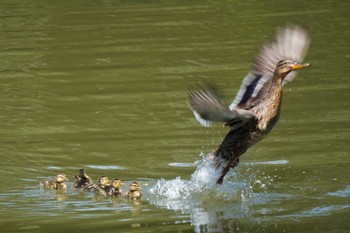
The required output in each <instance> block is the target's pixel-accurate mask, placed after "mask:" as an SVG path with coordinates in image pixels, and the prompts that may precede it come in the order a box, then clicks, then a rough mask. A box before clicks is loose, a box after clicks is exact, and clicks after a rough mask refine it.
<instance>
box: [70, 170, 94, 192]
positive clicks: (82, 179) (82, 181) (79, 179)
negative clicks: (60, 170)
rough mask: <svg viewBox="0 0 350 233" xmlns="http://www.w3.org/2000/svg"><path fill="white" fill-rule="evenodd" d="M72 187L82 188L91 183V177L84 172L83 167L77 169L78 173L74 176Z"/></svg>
mask: <svg viewBox="0 0 350 233" xmlns="http://www.w3.org/2000/svg"><path fill="white" fill-rule="evenodd" d="M74 178H75V182H74V188H84V187H85V186H88V185H91V184H92V179H91V178H90V177H89V176H88V175H87V174H86V172H85V170H84V169H80V170H79V174H78V175H75V176H74Z"/></svg>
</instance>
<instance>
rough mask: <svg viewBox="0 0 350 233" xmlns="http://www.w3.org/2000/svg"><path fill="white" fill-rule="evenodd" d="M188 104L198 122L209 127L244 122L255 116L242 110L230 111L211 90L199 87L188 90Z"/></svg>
mask: <svg viewBox="0 0 350 233" xmlns="http://www.w3.org/2000/svg"><path fill="white" fill-rule="evenodd" d="M188 103H189V105H190V108H191V109H192V111H193V114H194V116H195V117H196V119H197V120H198V122H199V123H200V124H201V125H203V126H205V127H210V126H211V125H212V124H213V122H225V123H226V122H232V121H237V122H245V121H246V120H247V119H250V118H252V117H255V115H254V114H253V113H252V112H250V111H247V110H243V109H230V108H228V107H227V106H225V105H224V104H223V103H222V102H221V100H220V99H219V97H218V96H217V95H216V94H215V93H214V92H213V91H211V90H208V89H203V88H201V87H197V88H191V89H189V90H188Z"/></svg>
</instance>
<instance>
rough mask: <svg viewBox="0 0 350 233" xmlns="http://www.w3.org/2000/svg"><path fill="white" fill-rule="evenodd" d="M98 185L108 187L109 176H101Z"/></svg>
mask: <svg viewBox="0 0 350 233" xmlns="http://www.w3.org/2000/svg"><path fill="white" fill-rule="evenodd" d="M97 183H98V184H99V185H102V186H106V185H108V184H109V179H108V177H107V176H100V177H99V178H98V180H97Z"/></svg>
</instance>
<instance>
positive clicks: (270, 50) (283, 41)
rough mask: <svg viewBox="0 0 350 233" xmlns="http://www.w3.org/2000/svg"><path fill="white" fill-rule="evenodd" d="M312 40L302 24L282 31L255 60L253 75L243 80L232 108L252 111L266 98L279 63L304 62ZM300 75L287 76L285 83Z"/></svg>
mask: <svg viewBox="0 0 350 233" xmlns="http://www.w3.org/2000/svg"><path fill="white" fill-rule="evenodd" d="M309 43H310V39H309V36H308V32H307V30H306V29H305V28H304V27H302V26H299V25H295V26H290V27H286V28H284V29H281V30H280V31H279V32H278V33H277V36H276V39H275V41H273V42H271V43H268V44H265V45H264V46H263V47H262V48H261V49H260V51H259V53H258V54H257V56H256V57H255V59H254V62H253V66H252V70H251V72H250V73H249V74H248V75H247V76H246V77H245V78H244V79H243V81H242V84H241V87H240V90H239V91H238V94H237V96H236V98H235V99H234V100H233V102H232V104H231V105H230V109H234V108H236V107H239V108H244V109H246V108H249V106H251V105H254V102H255V101H259V100H261V99H264V97H265V96H264V93H267V90H266V91H261V90H263V89H268V88H269V87H270V85H271V79H272V76H273V73H274V71H275V68H276V65H277V63H278V62H279V61H281V60H284V59H291V60H294V61H296V62H302V61H303V59H304V57H305V55H306V52H307V50H308V47H309ZM295 75H296V72H295V71H293V72H291V73H289V74H288V75H287V77H286V78H285V79H284V81H283V84H286V83H288V82H290V81H292V80H293V79H294V77H295Z"/></svg>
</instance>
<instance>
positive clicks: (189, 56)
mask: <svg viewBox="0 0 350 233" xmlns="http://www.w3.org/2000/svg"><path fill="white" fill-rule="evenodd" d="M349 9H350V4H349V3H348V2H337V3H335V2H334V1H330V0H329V1H321V2H320V1H314V0H312V1H299V0H296V1H289V2H288V1H272V2H271V1H269V2H264V1H234V0H231V1H229V0H225V1H210V0H209V1H183V0H180V1H121V0H120V1H119V0H116V1H111V0H100V1H97V0H96V1H93V0H84V1H74V2H71V1H42V0H39V1H38V0H11V1H10V0H2V1H1V3H0V18H1V20H0V45H1V46H0V51H1V53H0V74H1V76H0V79H1V84H0V95H1V98H0V110H1V111H0V142H1V143H0V159H1V169H0V180H1V182H0V216H1V218H0V227H1V229H2V230H1V231H2V232H62V231H63V230H66V231H69V232H135V231H138V232H327V233H329V232H337V233H338V232H349V229H350V173H349V165H350V157H349V151H350V147H349V142H350V127H349V126H350V108H349V107H350V91H349V89H350V85H349V84H350V82H349V81H350V76H349V72H350V69H349V61H350V49H349V40H350V30H349V29H350V16H349ZM288 23H302V24H305V25H307V26H308V27H309V29H310V34H311V37H312V41H311V47H310V50H309V53H308V55H307V57H306V61H307V62H310V63H311V64H312V66H311V67H310V68H308V69H305V70H302V71H301V72H299V75H298V77H297V78H296V80H295V81H294V82H293V83H290V84H288V86H286V87H285V91H284V100H283V101H284V103H283V107H282V115H281V120H280V122H279V124H278V125H277V127H276V128H275V129H274V130H273V131H272V132H271V134H270V135H269V136H268V137H267V138H265V139H264V140H263V141H262V142H260V143H258V144H257V145H255V146H254V147H252V148H251V149H249V150H248V151H247V152H246V153H245V154H244V155H243V156H242V157H241V164H240V166H239V167H238V168H237V169H235V170H234V171H232V172H230V173H229V175H228V178H227V180H226V181H225V183H224V184H223V185H222V186H217V187H209V186H207V185H205V184H203V183H201V182H199V181H198V176H197V175H198V174H197V173H195V171H196V169H197V168H198V167H199V166H200V165H201V162H202V156H203V155H204V154H207V153H209V152H210V151H212V150H213V149H215V148H216V147H217V146H218V144H219V143H220V142H221V140H222V139H223V137H224V136H225V135H226V133H227V128H223V127H222V126H221V125H220V124H219V125H216V126H214V127H213V128H203V127H201V126H200V125H199V124H198V123H197V122H196V120H195V119H194V117H193V115H192V113H191V111H190V110H189V108H188V105H187V103H186V89H187V88H188V87H189V86H190V85H191V84H194V83H197V82H200V83H215V84H216V85H217V86H218V87H219V88H220V89H221V90H223V93H224V96H225V98H224V99H225V101H226V103H227V104H228V103H230V102H231V101H232V99H233V98H234V96H235V94H236V92H237V90H238V88H239V85H240V83H241V80H242V78H243V77H244V76H245V75H246V74H247V72H248V71H249V67H250V64H251V60H252V58H253V56H254V54H255V53H256V51H257V49H258V48H259V47H260V46H261V44H262V43H263V42H266V41H269V40H271V39H272V38H273V37H274V34H275V32H276V29H277V28H279V27H283V26H285V25H287V24H288ZM80 168H84V169H86V170H87V172H88V174H89V175H90V176H91V177H92V178H93V179H94V180H96V179H97V177H99V176H101V175H106V176H108V177H109V178H115V177H118V178H120V179H122V180H123V182H124V183H125V186H124V189H125V190H126V189H127V186H128V184H129V183H130V182H131V181H138V182H139V183H140V185H141V187H142V192H143V196H142V199H141V200H139V201H128V200H125V199H123V198H113V199H111V198H107V197H104V196H98V195H94V194H93V193H85V192H82V191H79V190H75V189H74V188H73V182H74V178H73V175H75V174H76V173H77V171H78V169H80ZM59 172H64V173H65V174H67V176H68V178H69V180H68V182H66V183H67V186H68V188H67V190H66V191H47V190H42V189H41V188H40V185H39V182H40V181H42V180H44V179H48V178H51V177H54V176H55V175H56V174H57V173H59Z"/></svg>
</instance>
